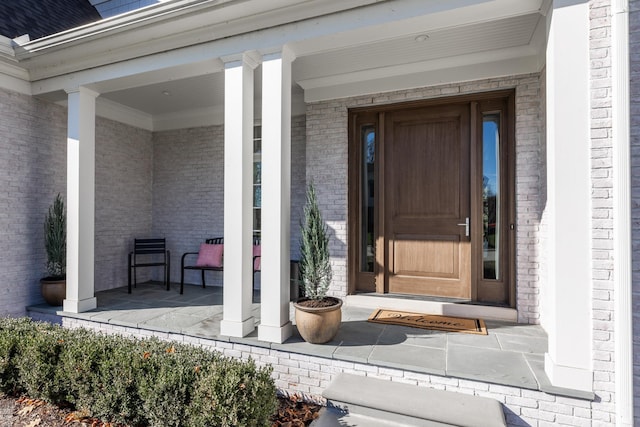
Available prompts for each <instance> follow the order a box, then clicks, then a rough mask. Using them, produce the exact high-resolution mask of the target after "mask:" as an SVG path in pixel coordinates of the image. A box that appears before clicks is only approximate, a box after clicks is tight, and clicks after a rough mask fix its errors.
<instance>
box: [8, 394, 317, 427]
mask: <svg viewBox="0 0 640 427" xmlns="http://www.w3.org/2000/svg"><path fill="white" fill-rule="evenodd" d="M278 400H279V407H278V411H277V413H276V414H274V415H273V417H272V426H273V427H304V426H308V425H309V424H311V422H312V421H313V420H314V419H316V418H317V417H318V412H319V411H320V408H321V406H319V405H315V404H312V403H305V402H303V401H301V400H298V399H296V398H295V397H291V398H279V399H278ZM38 426H39V427H125V426H119V425H115V424H111V423H104V422H102V421H100V420H97V419H95V418H90V417H86V416H84V415H83V414H81V413H79V412H76V411H73V410H72V409H71V408H61V407H58V406H56V405H52V404H49V403H46V402H44V401H42V400H36V399H29V398H27V397H19V398H14V397H9V396H2V397H0V427H38Z"/></svg>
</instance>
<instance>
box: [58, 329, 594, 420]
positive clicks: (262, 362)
mask: <svg viewBox="0 0 640 427" xmlns="http://www.w3.org/2000/svg"><path fill="white" fill-rule="evenodd" d="M63 326H65V327H67V328H79V327H82V328H86V329H91V330H94V331H97V332H102V333H107V334H117V335H122V336H129V337H150V336H155V337H158V338H160V339H162V340H167V341H177V342H181V343H185V344H191V345H194V346H199V347H202V348H205V349H208V350H211V351H216V352H220V353H222V354H223V355H225V356H227V357H234V358H238V359H243V360H247V359H248V358H252V359H253V360H255V361H256V363H257V364H258V365H259V366H266V365H271V366H273V373H272V377H273V379H274V380H275V384H276V387H278V389H280V390H281V391H283V392H284V393H285V394H290V395H300V396H303V397H304V398H305V399H308V400H311V401H317V402H319V403H325V401H324V399H323V398H322V397H321V393H322V391H323V390H324V389H325V388H327V386H328V385H329V384H330V383H331V381H332V380H333V379H334V378H335V377H336V376H337V375H338V374H340V373H343V372H344V373H349V374H355V375H362V376H369V377H375V378H380V379H385V380H389V381H396V382H401V383H406V384H413V385H416V386H420V387H428V388H434V389H439V390H447V391H452V392H457V393H465V394H471V395H476V396H483V397H489V398H492V399H496V400H497V401H499V402H500V403H502V405H503V409H504V413H505V417H506V419H507V423H508V425H509V426H557V425H571V426H591V425H606V423H603V422H600V421H598V419H599V418H598V417H599V416H600V414H599V412H597V411H595V410H593V409H592V406H591V402H589V401H585V400H580V399H573V398H567V397H561V396H554V395H550V394H547V393H544V392H540V391H536V390H527V389H520V388H517V387H510V386H503V385H496V384H489V383H482V382H478V381H472V380H464V379H458V378H451V377H449V378H447V377H441V376H437V375H429V374H422V373H416V372H411V371H406V370H403V369H394V368H384V367H380V366H373V365H366V364H362V363H355V362H347V361H342V360H335V359H332V358H323V357H316V356H307V355H303V354H296V353H287V352H284V351H279V350H274V349H271V348H265V347H262V346H252V345H248V344H246V343H235V342H229V341H216V340H211V339H205V338H197V337H191V336H184V335H179V334H172V333H166V332H155V331H148V330H141V329H136V328H130V327H125V326H117V325H111V324H106V323H94V322H90V321H85V320H81V319H73V318H63ZM592 419H593V420H594V422H593V423H592V422H591V420H592Z"/></svg>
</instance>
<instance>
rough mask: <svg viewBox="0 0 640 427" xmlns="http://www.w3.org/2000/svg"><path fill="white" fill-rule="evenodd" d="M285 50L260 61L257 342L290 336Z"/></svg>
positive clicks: (288, 63)
mask: <svg viewBox="0 0 640 427" xmlns="http://www.w3.org/2000/svg"><path fill="white" fill-rule="evenodd" d="M293 59H294V57H293V54H292V53H291V52H290V51H289V50H288V49H286V48H285V49H283V51H282V53H280V54H274V55H268V56H265V57H264V58H263V61H262V224H264V225H265V226H263V227H262V242H261V243H262V259H261V268H262V271H261V275H262V276H261V278H260V279H261V281H260V286H261V288H260V289H261V290H260V302H261V307H260V317H261V319H260V325H259V326H258V339H259V340H261V341H269V342H276V343H282V342H284V341H285V340H286V339H287V338H289V337H290V336H291V330H292V328H291V321H290V320H289V294H290V290H289V283H290V282H289V279H290V278H289V275H290V262H291V251H290V243H289V242H290V238H291V230H290V227H291V226H290V223H291V220H290V218H291V62H292V61H293Z"/></svg>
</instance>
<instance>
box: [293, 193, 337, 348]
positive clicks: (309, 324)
mask: <svg viewBox="0 0 640 427" xmlns="http://www.w3.org/2000/svg"><path fill="white" fill-rule="evenodd" d="M300 278H301V281H302V288H303V291H304V296H303V297H302V298H300V299H298V300H297V301H296V302H295V303H294V304H293V305H294V307H295V309H296V312H295V316H296V326H297V327H298V331H299V332H300V335H301V336H302V338H303V339H304V340H305V341H307V342H310V343H313V344H321V343H325V342H327V341H330V340H331V339H332V338H333V337H334V336H335V335H336V334H337V333H338V329H339V328H340V322H341V321H342V310H341V307H342V300H340V299H339V298H334V297H329V296H327V291H328V290H329V285H330V284H331V263H330V259H329V238H328V237H327V228H326V225H325V223H324V221H323V220H322V215H321V213H320V209H319V207H318V201H317V199H316V192H315V189H314V187H313V184H309V186H308V187H307V201H306V204H305V206H304V218H303V224H302V238H301V244H300Z"/></svg>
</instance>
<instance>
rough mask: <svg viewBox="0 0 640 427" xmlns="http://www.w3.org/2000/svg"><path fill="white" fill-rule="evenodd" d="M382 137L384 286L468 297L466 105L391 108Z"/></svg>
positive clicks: (467, 150) (469, 257)
mask: <svg viewBox="0 0 640 427" xmlns="http://www.w3.org/2000/svg"><path fill="white" fill-rule="evenodd" d="M384 135H385V140H384V145H385V149H384V154H385V166H384V182H385V189H384V193H385V199H386V203H385V207H384V209H385V216H384V217H385V227H384V229H385V240H386V246H387V256H386V259H385V262H384V264H385V265H386V266H387V268H386V277H385V281H386V282H387V285H388V290H389V292H398V293H411V294H421V295H436V296H445V297H457V298H469V297H470V296H471V255H470V251H471V245H470V240H469V237H468V236H467V235H466V233H465V231H466V230H465V227H464V226H461V225H459V224H464V223H465V220H466V218H468V217H469V216H470V203H469V191H470V182H469V161H470V160H469V153H470V151H469V106H468V104H466V105H449V106H439V107H423V108H418V109H411V110H399V111H393V112H390V113H388V114H387V115H386V119H385V134H384Z"/></svg>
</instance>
